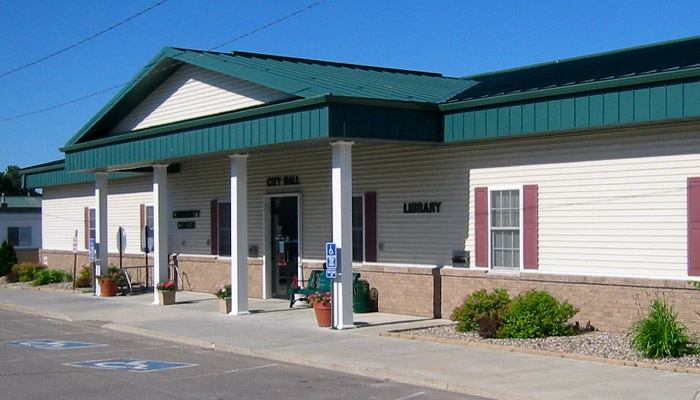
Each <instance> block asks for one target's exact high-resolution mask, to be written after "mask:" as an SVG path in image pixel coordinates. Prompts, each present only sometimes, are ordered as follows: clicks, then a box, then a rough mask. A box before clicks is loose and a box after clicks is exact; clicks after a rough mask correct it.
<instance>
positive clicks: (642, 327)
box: [630, 299, 700, 358]
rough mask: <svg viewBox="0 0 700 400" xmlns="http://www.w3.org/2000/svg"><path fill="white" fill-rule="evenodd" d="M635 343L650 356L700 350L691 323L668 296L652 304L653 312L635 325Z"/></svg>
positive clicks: (631, 331)
mask: <svg viewBox="0 0 700 400" xmlns="http://www.w3.org/2000/svg"><path fill="white" fill-rule="evenodd" d="M630 335H631V337H632V340H631V343H632V347H633V348H635V349H636V350H638V351H640V352H641V353H642V354H644V356H645V357H648V358H664V357H681V356H684V355H686V354H693V353H698V352H700V347H698V345H697V344H696V343H694V342H693V338H692V337H691V336H690V335H689V334H688V327H687V326H686V325H685V324H684V323H682V322H680V321H678V315H677V314H676V313H675V312H674V311H673V308H672V307H671V305H670V304H668V303H666V300H665V299H655V300H653V301H651V303H650V304H649V315H647V316H646V317H643V318H642V319H640V320H638V321H637V322H635V323H634V325H632V329H631V330H630Z"/></svg>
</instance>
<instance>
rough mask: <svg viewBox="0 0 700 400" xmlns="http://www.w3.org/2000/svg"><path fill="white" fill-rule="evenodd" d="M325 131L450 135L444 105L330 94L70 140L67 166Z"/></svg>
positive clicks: (168, 156)
mask: <svg viewBox="0 0 700 400" xmlns="http://www.w3.org/2000/svg"><path fill="white" fill-rule="evenodd" d="M323 139H330V140H335V139H379V140H392V141H414V142H434V143H440V142H441V141H442V123H441V117H440V114H439V112H438V108H437V105H433V104H428V103H419V102H402V101H389V100H375V99H363V98H362V99H358V98H350V97H339V96H332V95H323V96H318V97H315V98H311V99H302V100H295V101H290V102H286V103H281V104H275V105H269V106H263V107H258V108H254V109H248V110H243V111H237V112H230V113H223V114H219V115H215V116H209V117H204V118H198V119H195V120H190V121H184V122H178V123H173V124H168V125H164V126H159V127H153V128H148V129H143V130H139V131H135V132H128V133H124V134H119V135H115V136H109V137H104V138H100V139H95V140H91V141H88V142H84V143H78V144H73V145H69V146H66V147H64V148H62V149H61V151H64V152H65V153H66V159H65V171H67V172H92V171H99V170H103V171H104V170H107V171H114V170H120V169H125V168H133V167H138V166H143V165H149V164H153V163H163V162H171V161H173V160H179V159H182V158H187V157H193V156H202V155H206V154H211V153H226V152H232V151H239V150H242V149H250V148H256V147H262V146H271V145H280V144H290V143H295V142H304V141H311V140H323Z"/></svg>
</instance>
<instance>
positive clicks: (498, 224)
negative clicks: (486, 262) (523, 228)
mask: <svg viewBox="0 0 700 400" xmlns="http://www.w3.org/2000/svg"><path fill="white" fill-rule="evenodd" d="M490 214H491V267H493V268H516V269H519V268H520V191H519V190H494V191H491V212H490Z"/></svg>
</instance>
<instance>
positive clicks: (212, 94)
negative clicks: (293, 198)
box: [112, 64, 293, 133]
mask: <svg viewBox="0 0 700 400" xmlns="http://www.w3.org/2000/svg"><path fill="white" fill-rule="evenodd" d="M292 97H293V96H291V95H289V94H287V93H284V92H280V91H278V90H275V89H271V88H268V87H264V86H260V85H257V84H254V83H251V82H247V81H244V80H242V79H238V78H234V77H231V76H227V75H224V74H220V73H218V72H214V71H211V70H206V69H202V68H198V67H195V66H192V65H189V64H185V65H183V66H181V67H180V68H179V69H178V70H177V71H176V72H175V73H174V74H173V75H172V76H171V77H170V78H168V79H167V80H166V81H165V82H164V83H163V84H162V85H160V86H159V87H158V88H157V89H156V90H154V91H153V92H152V93H151V94H150V95H149V96H148V97H147V98H146V99H144V100H143V101H142V102H141V104H139V105H138V106H137V107H136V108H135V109H134V110H133V111H132V112H131V113H130V114H129V115H127V116H126V117H125V118H124V119H123V120H122V121H121V122H120V123H119V124H118V125H117V126H115V127H114V129H112V133H121V132H128V131H133V130H138V129H144V128H148V127H151V126H157V125H163V124H168V123H172V122H177V121H184V120H187V119H192V118H197V117H203V116H206V115H213V114H219V113H222V112H226V111H233V110H240V109H243V108H248V107H252V106H257V105H260V104H266V103H271V102H277V101H280V100H286V99H291V98H292Z"/></svg>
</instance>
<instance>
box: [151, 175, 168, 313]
mask: <svg viewBox="0 0 700 400" xmlns="http://www.w3.org/2000/svg"><path fill="white" fill-rule="evenodd" d="M153 225H154V226H153V228H154V229H153V286H154V287H153V304H159V303H160V300H159V299H158V291H157V290H156V288H155V286H156V285H158V283H164V282H167V281H168V166H167V165H154V166H153Z"/></svg>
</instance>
